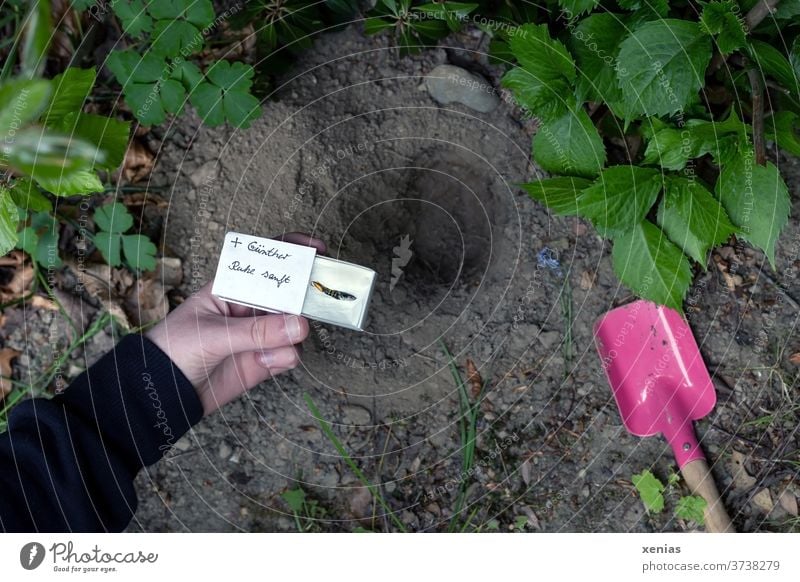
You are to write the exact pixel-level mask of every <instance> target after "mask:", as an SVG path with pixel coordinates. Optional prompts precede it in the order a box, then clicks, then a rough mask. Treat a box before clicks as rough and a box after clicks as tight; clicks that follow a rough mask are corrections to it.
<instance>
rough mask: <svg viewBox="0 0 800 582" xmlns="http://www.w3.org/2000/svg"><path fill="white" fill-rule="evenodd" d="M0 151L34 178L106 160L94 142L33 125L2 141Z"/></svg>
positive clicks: (46, 177)
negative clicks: (11, 138)
mask: <svg viewBox="0 0 800 582" xmlns="http://www.w3.org/2000/svg"><path fill="white" fill-rule="evenodd" d="M0 152H1V153H2V154H3V155H4V156H5V158H6V159H7V160H8V162H9V163H10V164H11V165H12V166H13V167H14V168H17V169H18V170H19V171H21V172H23V173H25V174H27V175H29V176H32V177H33V178H35V179H36V180H37V181H41V180H45V179H55V178H59V177H61V176H62V175H67V174H70V173H72V172H77V171H79V170H86V169H89V168H91V167H92V166H94V165H95V164H102V163H103V162H104V160H105V154H104V153H103V152H102V151H100V150H98V149H97V147H96V146H95V145H93V144H90V143H88V142H86V141H84V140H81V139H78V138H70V137H68V136H65V135H61V134H56V133H52V132H49V131H48V130H46V129H42V128H35V127H31V128H30V129H27V130H25V131H22V132H20V133H19V134H17V136H16V137H15V139H13V140H10V141H9V140H5V141H4V142H1V143H0Z"/></svg>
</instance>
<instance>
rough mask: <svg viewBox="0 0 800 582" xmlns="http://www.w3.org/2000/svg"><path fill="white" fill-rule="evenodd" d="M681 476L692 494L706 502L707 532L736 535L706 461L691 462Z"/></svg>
mask: <svg viewBox="0 0 800 582" xmlns="http://www.w3.org/2000/svg"><path fill="white" fill-rule="evenodd" d="M681 474H682V475H683V478H684V479H685V480H686V484H687V485H688V486H689V489H690V490H691V491H692V494H694V495H699V496H700V497H702V498H703V499H705V500H706V511H705V518H706V531H707V532H710V533H735V532H736V530H735V529H733V524H732V523H731V518H730V517H728V512H726V511H725V506H724V505H723V504H722V500H721V499H720V498H719V492H718V491H717V486H716V485H715V484H714V476H713V475H712V474H711V471H710V470H709V469H708V464H707V463H706V462H705V460H704V459H697V460H694V461H689V462H688V463H686V464H685V465H684V466H683V469H681Z"/></svg>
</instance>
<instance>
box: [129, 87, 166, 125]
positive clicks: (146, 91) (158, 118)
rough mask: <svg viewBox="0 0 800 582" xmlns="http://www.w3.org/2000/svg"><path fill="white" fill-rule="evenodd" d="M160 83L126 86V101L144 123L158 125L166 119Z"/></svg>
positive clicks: (137, 117) (140, 121)
mask: <svg viewBox="0 0 800 582" xmlns="http://www.w3.org/2000/svg"><path fill="white" fill-rule="evenodd" d="M159 85H160V84H159V83H153V84H142V83H133V84H131V85H128V86H127V87H126V88H125V101H127V102H128V105H129V106H130V108H131V111H132V112H133V114H134V115H135V116H136V119H138V120H139V123H141V124H142V125H158V124H159V123H162V122H163V121H164V119H166V111H165V110H164V106H163V105H162V104H161V96H160V94H159V93H160V91H159V89H160V86H159Z"/></svg>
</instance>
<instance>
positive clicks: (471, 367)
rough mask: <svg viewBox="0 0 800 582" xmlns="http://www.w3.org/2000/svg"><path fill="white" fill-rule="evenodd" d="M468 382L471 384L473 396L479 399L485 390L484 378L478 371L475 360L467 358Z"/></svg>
mask: <svg viewBox="0 0 800 582" xmlns="http://www.w3.org/2000/svg"><path fill="white" fill-rule="evenodd" d="M467 384H469V386H470V394H471V396H472V398H474V399H477V398H479V397H480V395H481V390H483V379H482V378H481V373H480V372H478V367H477V366H476V365H475V362H473V361H472V360H470V359H469V358H467Z"/></svg>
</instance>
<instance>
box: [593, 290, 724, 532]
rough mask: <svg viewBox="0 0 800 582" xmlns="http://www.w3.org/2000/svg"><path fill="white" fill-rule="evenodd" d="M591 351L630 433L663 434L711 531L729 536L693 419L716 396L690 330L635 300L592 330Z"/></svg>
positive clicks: (668, 312) (676, 316) (665, 310)
mask: <svg viewBox="0 0 800 582" xmlns="http://www.w3.org/2000/svg"><path fill="white" fill-rule="evenodd" d="M594 333H595V341H596V342H597V351H598V352H599V353H600V358H601V360H602V363H603V368H604V369H605V371H606V376H607V377H608V383H609V384H610V385H611V389H612V390H613V391H614V398H615V399H616V401H617V406H618V407H619V412H620V415H621V416H622V422H623V423H624V424H625V428H627V429H628V431H629V432H630V433H631V434H634V435H636V436H642V437H646V436H652V435H654V434H658V433H662V434H663V435H664V436H665V437H666V439H667V441H668V442H669V444H670V445H671V446H672V450H673V451H674V453H675V460H676V461H677V462H678V467H679V468H680V470H681V474H682V475H683V478H684V479H685V481H686V484H687V485H688V486H689V488H690V489H691V491H692V492H693V493H694V494H695V495H700V496H701V497H703V498H704V499H705V500H706V502H707V506H706V511H705V525H706V530H707V531H710V532H733V531H734V529H733V526H732V525H731V520H730V518H729V517H728V514H727V513H726V512H725V506H724V505H723V504H722V501H721V500H720V498H719V493H718V492H717V487H716V485H715V484H714V478H713V476H712V474H711V472H710V471H709V469H708V464H707V463H706V459H705V456H704V455H703V450H702V449H701V448H700V445H699V443H698V442H697V436H696V435H695V432H694V426H693V423H692V421H693V420H697V419H700V418H703V417H704V416H705V415H707V414H708V413H709V412H711V410H712V409H713V408H714V405H715V404H716V402H717V395H716V392H715V391H714V384H713V383H712V382H711V378H710V377H709V375H708V370H707V369H706V366H705V364H704V363H703V358H702V356H701V355H700V350H699V349H698V348H697V343H696V342H695V340H694V336H693V335H692V330H691V328H690V327H689V324H688V323H687V322H686V320H684V319H683V317H682V316H681V315H680V313H678V312H677V311H675V310H674V309H671V308H669V307H664V306H661V305H656V304H655V303H651V302H650V301H641V300H640V301H635V302H633V303H630V304H628V305H624V306H622V307H618V308H616V309H613V310H611V311H609V312H608V313H606V314H605V315H603V316H602V317H601V318H600V319H599V320H598V321H597V323H596V324H595V328H594Z"/></svg>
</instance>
